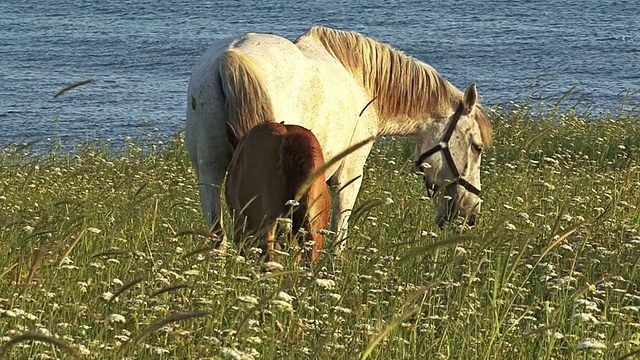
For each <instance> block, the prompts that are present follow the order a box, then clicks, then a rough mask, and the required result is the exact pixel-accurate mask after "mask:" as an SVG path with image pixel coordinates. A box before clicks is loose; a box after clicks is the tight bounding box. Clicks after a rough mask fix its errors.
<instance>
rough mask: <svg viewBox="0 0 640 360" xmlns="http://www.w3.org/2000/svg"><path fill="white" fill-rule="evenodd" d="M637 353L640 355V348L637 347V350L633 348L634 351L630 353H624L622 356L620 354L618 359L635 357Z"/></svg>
mask: <svg viewBox="0 0 640 360" xmlns="http://www.w3.org/2000/svg"><path fill="white" fill-rule="evenodd" d="M636 355H640V348H637V349H635V350H633V351H632V352H630V353H628V354H624V355H622V356H620V357H619V358H618V360H623V359H635V358H636Z"/></svg>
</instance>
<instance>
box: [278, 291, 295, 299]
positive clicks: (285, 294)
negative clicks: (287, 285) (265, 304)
mask: <svg viewBox="0 0 640 360" xmlns="http://www.w3.org/2000/svg"><path fill="white" fill-rule="evenodd" d="M278 299H279V300H282V301H286V302H292V301H293V299H295V298H294V297H293V296H291V295H289V294H287V293H286V292H284V291H280V292H279V293H278Z"/></svg>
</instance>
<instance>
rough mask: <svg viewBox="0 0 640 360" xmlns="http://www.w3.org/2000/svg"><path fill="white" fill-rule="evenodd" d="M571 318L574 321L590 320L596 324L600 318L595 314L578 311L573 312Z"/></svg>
mask: <svg viewBox="0 0 640 360" xmlns="http://www.w3.org/2000/svg"><path fill="white" fill-rule="evenodd" d="M571 320H574V321H589V322H592V323H594V324H597V323H599V321H598V319H596V318H595V316H593V315H591V314H589V313H577V314H573V315H571Z"/></svg>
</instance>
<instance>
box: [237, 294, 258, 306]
mask: <svg viewBox="0 0 640 360" xmlns="http://www.w3.org/2000/svg"><path fill="white" fill-rule="evenodd" d="M238 300H240V301H241V302H243V303H247V304H250V305H258V298H256V297H255V296H251V295H245V296H238Z"/></svg>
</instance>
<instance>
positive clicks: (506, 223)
mask: <svg viewBox="0 0 640 360" xmlns="http://www.w3.org/2000/svg"><path fill="white" fill-rule="evenodd" d="M504 228H505V229H507V230H516V226H515V225H513V224H511V223H509V222H505V223H504Z"/></svg>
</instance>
